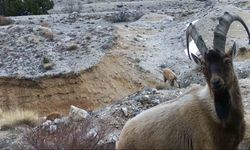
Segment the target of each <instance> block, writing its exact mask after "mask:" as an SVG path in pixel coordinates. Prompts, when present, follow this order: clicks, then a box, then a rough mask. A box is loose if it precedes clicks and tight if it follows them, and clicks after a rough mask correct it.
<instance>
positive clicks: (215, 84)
mask: <svg viewBox="0 0 250 150" xmlns="http://www.w3.org/2000/svg"><path fill="white" fill-rule="evenodd" d="M220 83H221V82H220V80H219V79H215V80H213V81H212V84H213V86H214V87H215V88H218V87H220Z"/></svg>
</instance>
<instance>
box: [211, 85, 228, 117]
mask: <svg viewBox="0 0 250 150" xmlns="http://www.w3.org/2000/svg"><path fill="white" fill-rule="evenodd" d="M213 93H214V104H215V110H216V114H217V116H218V118H219V119H220V120H221V121H225V120H226V119H227V118H228V116H229V113H230V109H231V101H230V94H229V92H228V90H227V89H226V88H222V89H220V90H216V91H213Z"/></svg>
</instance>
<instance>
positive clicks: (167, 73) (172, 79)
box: [162, 68, 180, 87]
mask: <svg viewBox="0 0 250 150" xmlns="http://www.w3.org/2000/svg"><path fill="white" fill-rule="evenodd" d="M162 75H163V79H164V82H166V81H168V82H169V83H170V85H171V86H174V84H175V83H176V84H177V86H178V87H180V84H179V83H178V81H177V77H176V75H175V73H174V72H173V71H172V70H171V69H169V68H165V69H163V71H162Z"/></svg>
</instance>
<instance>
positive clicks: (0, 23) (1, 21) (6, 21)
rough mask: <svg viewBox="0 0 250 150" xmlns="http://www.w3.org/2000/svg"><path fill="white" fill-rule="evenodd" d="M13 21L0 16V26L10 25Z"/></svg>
mask: <svg viewBox="0 0 250 150" xmlns="http://www.w3.org/2000/svg"><path fill="white" fill-rule="evenodd" d="M12 22H13V21H12V20H11V19H9V18H6V17H4V16H0V26H5V25H9V24H11V23H12Z"/></svg>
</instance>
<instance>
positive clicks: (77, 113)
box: [69, 105, 89, 121]
mask: <svg viewBox="0 0 250 150" xmlns="http://www.w3.org/2000/svg"><path fill="white" fill-rule="evenodd" d="M88 116H89V113H88V112H87V111H86V110H84V109H80V108H78V107H75V106H73V105H71V106H70V111H69V118H70V119H72V120H73V121H81V120H85V119H87V118H88Z"/></svg>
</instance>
